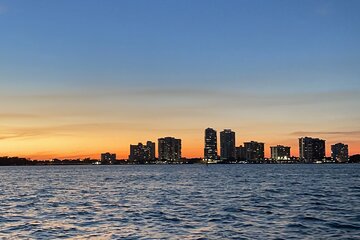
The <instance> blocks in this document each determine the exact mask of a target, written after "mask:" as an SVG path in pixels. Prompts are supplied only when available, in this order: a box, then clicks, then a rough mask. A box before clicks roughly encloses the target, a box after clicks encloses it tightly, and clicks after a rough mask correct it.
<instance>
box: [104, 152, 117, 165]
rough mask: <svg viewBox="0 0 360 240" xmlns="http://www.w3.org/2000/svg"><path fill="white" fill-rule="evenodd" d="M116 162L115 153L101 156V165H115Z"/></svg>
mask: <svg viewBox="0 0 360 240" xmlns="http://www.w3.org/2000/svg"><path fill="white" fill-rule="evenodd" d="M115 161H116V154H115V153H108V152H107V153H102V154H101V164H114V163H115Z"/></svg>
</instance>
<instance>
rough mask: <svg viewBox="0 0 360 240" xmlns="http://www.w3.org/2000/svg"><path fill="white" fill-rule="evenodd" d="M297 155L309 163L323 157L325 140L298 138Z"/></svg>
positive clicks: (320, 159)
mask: <svg viewBox="0 0 360 240" xmlns="http://www.w3.org/2000/svg"><path fill="white" fill-rule="evenodd" d="M299 157H300V160H301V161H304V162H307V163H311V162H316V161H322V160H324V158H325V140H322V139H319V138H311V137H302V138H299Z"/></svg>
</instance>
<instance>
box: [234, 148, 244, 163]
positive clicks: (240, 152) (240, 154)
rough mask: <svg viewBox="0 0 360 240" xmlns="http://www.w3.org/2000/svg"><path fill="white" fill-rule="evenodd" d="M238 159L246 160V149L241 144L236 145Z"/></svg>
mask: <svg viewBox="0 0 360 240" xmlns="http://www.w3.org/2000/svg"><path fill="white" fill-rule="evenodd" d="M235 151H236V160H238V161H245V160H246V151H245V148H244V146H242V145H240V146H239V147H236V150H235Z"/></svg>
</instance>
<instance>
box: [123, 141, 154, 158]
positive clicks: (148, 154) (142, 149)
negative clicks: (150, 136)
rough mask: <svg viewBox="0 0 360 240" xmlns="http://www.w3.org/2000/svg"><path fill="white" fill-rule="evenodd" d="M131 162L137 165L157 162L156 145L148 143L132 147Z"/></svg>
mask: <svg viewBox="0 0 360 240" xmlns="http://www.w3.org/2000/svg"><path fill="white" fill-rule="evenodd" d="M129 160H130V161H132V162H135V163H149V162H152V161H155V143H154V142H151V141H147V143H146V145H144V144H142V143H138V144H137V145H130V155H129Z"/></svg>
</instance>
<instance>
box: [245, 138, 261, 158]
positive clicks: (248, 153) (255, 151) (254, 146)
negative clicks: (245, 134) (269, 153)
mask: <svg viewBox="0 0 360 240" xmlns="http://www.w3.org/2000/svg"><path fill="white" fill-rule="evenodd" d="M244 149H245V158H246V160H247V161H259V160H263V159H264V143H261V142H256V141H251V142H245V143H244Z"/></svg>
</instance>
